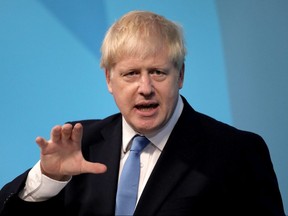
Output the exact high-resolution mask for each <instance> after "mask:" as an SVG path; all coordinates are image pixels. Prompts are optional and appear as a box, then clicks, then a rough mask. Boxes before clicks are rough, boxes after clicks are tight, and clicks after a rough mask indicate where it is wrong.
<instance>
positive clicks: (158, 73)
mask: <svg viewBox="0 0 288 216" xmlns="http://www.w3.org/2000/svg"><path fill="white" fill-rule="evenodd" d="M149 73H150V75H151V76H152V77H153V79H155V80H156V81H162V80H164V79H165V78H166V76H167V73H166V72H165V71H163V70H158V69H154V70H151V71H150V72H149Z"/></svg>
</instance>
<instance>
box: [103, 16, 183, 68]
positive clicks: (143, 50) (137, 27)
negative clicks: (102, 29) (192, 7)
mask: <svg viewBox="0 0 288 216" xmlns="http://www.w3.org/2000/svg"><path fill="white" fill-rule="evenodd" d="M161 49H162V50H163V49H164V50H165V51H167V52H168V56H169V58H170V60H171V62H172V63H174V65H175V67H177V68H179V69H180V68H181V67H182V65H183V63H184V61H185V55H186V49H185V45H184V37H183V34H182V28H181V27H180V26H179V25H178V24H176V23H174V22H172V21H169V20H167V19H166V18H165V17H163V16H160V15H158V14H155V13H152V12H149V11H131V12H129V13H127V14H125V15H124V16H123V17H121V18H120V19H119V20H118V21H116V22H115V23H114V24H113V25H112V26H111V27H110V28H109V30H108V31H107V33H106V36H105V37H104V40H103V44H102V47H101V52H102V57H101V63H100V66H101V67H102V68H105V69H108V70H110V69H111V68H112V67H113V66H114V65H115V64H116V63H117V62H118V61H119V60H121V58H123V57H127V55H128V56H137V57H140V58H145V57H147V56H151V55H157V52H158V51H159V50H161Z"/></svg>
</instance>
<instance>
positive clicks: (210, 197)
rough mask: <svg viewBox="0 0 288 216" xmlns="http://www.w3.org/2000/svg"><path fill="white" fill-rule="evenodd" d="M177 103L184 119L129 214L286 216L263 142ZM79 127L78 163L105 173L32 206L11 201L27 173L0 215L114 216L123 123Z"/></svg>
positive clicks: (4, 198)
mask: <svg viewBox="0 0 288 216" xmlns="http://www.w3.org/2000/svg"><path fill="white" fill-rule="evenodd" d="M183 101H184V109H183V112H182V114H181V116H180V118H179V120H178V122H177V124H176V125H175V127H174V129H173V131H172V133H171V135H170V137H169V139H168V141H167V144H166V146H165V148H164V149H163V152H162V154H161V156H160V158H159V160H158V162H157V164H156V165H155V168H154V170H153V172H152V174H151V176H150V178H149V180H148V182H147V184H146V186H145V188H144V191H143V193H142V196H141V198H140V200H139V203H138V205H137V207H136V210H135V215H145V216H148V215H191V216H198V215H217V216H218V215H219V216H225V215H229V216H234V215H241V216H249V215H252V216H258V215H261V216H263V215H273V216H276V215H277V216H280V215H281V216H283V215H285V214H284V210H283V204H282V199H281V195H280V192H279V188H278V183H277V179H276V175H275V173H274V170H273V165H272V162H271V159H270V155H269V151H268V148H267V145H266V144H265V142H264V140H263V139H262V138H261V137H260V136H259V135H257V134H254V133H251V132H247V131H241V130H238V129H236V128H234V127H231V126H229V125H227V124H224V123H221V122H219V121H217V120H215V119H213V118H210V117H208V116H206V115H203V114H201V113H198V112H196V111H195V110H194V109H193V108H192V107H191V106H190V105H189V104H188V103H187V101H186V100H185V98H183ZM80 122H81V123H82V124H83V126H84V134H83V141H82V151H83V155H84V157H85V158H86V159H87V160H89V161H94V162H101V163H104V164H106V165H107V167H108V170H107V172H106V173H105V174H100V175H95V174H82V175H78V176H74V177H73V178H72V180H71V181H70V182H69V183H68V185H67V186H66V187H65V188H64V189H63V190H62V191H61V192H60V193H59V194H58V195H57V196H55V197H53V198H51V199H49V200H48V201H44V202H37V203H33V202H25V201H23V200H20V199H19V198H18V196H17V193H18V192H19V191H20V190H21V189H22V188H23V186H24V184H25V180H26V177H27V174H28V171H29V170H27V171H26V172H25V173H23V174H22V175H20V176H18V177H17V178H16V179H15V180H13V181H12V182H10V183H8V184H7V185H5V186H4V187H3V188H2V190H1V193H0V209H1V210H2V211H1V210H0V211H1V213H0V215H14V214H16V212H21V215H23V214H24V215H77V216H80V215H113V214H114V212H115V197H116V191H117V181H118V170H119V161H120V153H121V141H122V116H121V114H115V115H113V116H110V117H108V118H106V119H104V120H84V121H80ZM72 124H75V122H72Z"/></svg>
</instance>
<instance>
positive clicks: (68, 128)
mask: <svg viewBox="0 0 288 216" xmlns="http://www.w3.org/2000/svg"><path fill="white" fill-rule="evenodd" d="M71 134H72V125H71V124H64V125H63V126H62V130H61V138H62V140H64V141H66V140H69V139H70V138H71Z"/></svg>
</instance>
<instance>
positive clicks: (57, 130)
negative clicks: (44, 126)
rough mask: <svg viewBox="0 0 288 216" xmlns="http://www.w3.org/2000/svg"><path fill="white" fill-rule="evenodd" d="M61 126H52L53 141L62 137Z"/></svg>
mask: <svg viewBox="0 0 288 216" xmlns="http://www.w3.org/2000/svg"><path fill="white" fill-rule="evenodd" d="M61 130H62V128H61V126H60V125H56V126H54V127H53V128H52V130H51V133H50V139H51V140H52V142H58V141H59V140H60V139H61Z"/></svg>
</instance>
